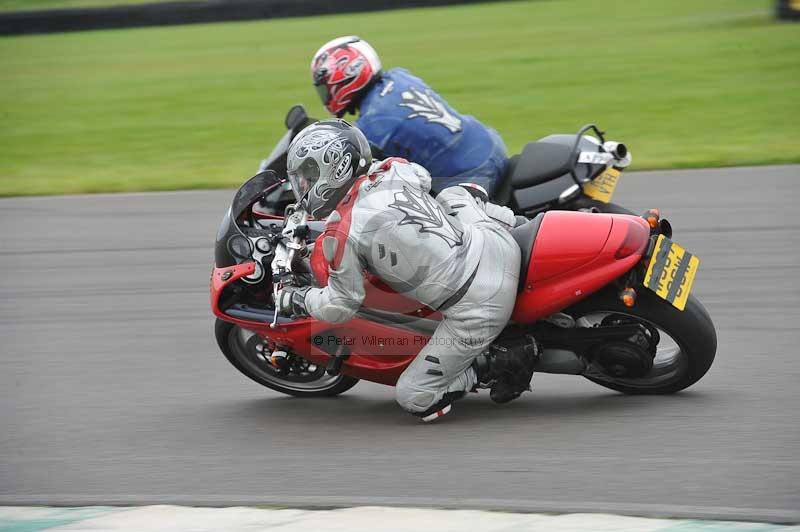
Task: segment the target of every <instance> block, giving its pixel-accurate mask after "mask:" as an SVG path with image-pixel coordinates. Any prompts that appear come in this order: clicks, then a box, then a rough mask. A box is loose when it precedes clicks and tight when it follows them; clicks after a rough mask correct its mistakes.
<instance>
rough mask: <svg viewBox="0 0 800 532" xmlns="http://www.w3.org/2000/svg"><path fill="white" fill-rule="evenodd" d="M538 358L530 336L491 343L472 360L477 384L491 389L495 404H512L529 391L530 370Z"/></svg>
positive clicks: (535, 346)
mask: <svg viewBox="0 0 800 532" xmlns="http://www.w3.org/2000/svg"><path fill="white" fill-rule="evenodd" d="M538 359H539V345H538V344H537V343H536V340H535V339H534V338H533V337H532V336H529V335H525V336H522V337H520V338H515V339H514V340H510V341H509V340H505V341H503V343H502V344H492V345H491V346H489V350H488V352H486V353H484V354H482V355H480V356H479V357H478V358H476V359H475V362H474V363H473V367H474V368H475V373H476V374H477V376H478V382H480V383H481V384H482V385H483V386H485V387H487V388H491V392H490V394H489V397H491V399H492V401H494V402H495V403H507V402H509V401H513V400H514V399H516V398H517V397H519V396H520V395H522V392H524V391H527V390H530V384H531V379H532V378H533V368H534V367H535V366H536V362H537V361H538Z"/></svg>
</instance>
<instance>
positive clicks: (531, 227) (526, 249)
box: [510, 212, 544, 292]
mask: <svg viewBox="0 0 800 532" xmlns="http://www.w3.org/2000/svg"><path fill="white" fill-rule="evenodd" d="M543 219H544V213H543V212H542V213H539V214H537V215H536V217H535V218H533V219H532V220H529V221H527V222H525V223H524V224H522V225H519V226H517V227H515V228H513V229H512V230H511V231H510V232H511V236H512V237H513V238H514V240H515V241H516V242H517V245H519V249H520V252H521V253H520V254H521V258H522V261H521V262H522V263H521V266H520V270H519V287H518V290H517V291H518V292H521V291H522V289H523V288H524V287H525V282H526V280H527V278H528V267H529V266H530V263H531V255H533V244H534V242H535V241H536V235H537V233H538V232H539V227H540V226H541V225H542V220H543Z"/></svg>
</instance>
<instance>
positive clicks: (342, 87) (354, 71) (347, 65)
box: [311, 35, 381, 117]
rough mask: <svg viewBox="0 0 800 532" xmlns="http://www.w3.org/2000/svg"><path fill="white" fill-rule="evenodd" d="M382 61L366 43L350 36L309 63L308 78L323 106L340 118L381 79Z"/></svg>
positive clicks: (329, 45)
mask: <svg viewBox="0 0 800 532" xmlns="http://www.w3.org/2000/svg"><path fill="white" fill-rule="evenodd" d="M380 72H381V61H380V59H378V54H377V53H376V52H375V49H374V48H372V46H370V45H369V44H368V43H367V42H366V41H362V40H361V39H359V38H358V37H356V36H354V35H351V36H348V37H339V38H338V39H334V40H332V41H330V42H328V43H325V44H324V45H322V47H321V48H320V49H319V50H318V51H317V53H316V54H314V58H313V59H312V60H311V78H312V79H313V81H314V87H315V88H316V89H317V93H318V94H319V97H320V98H321V99H322V103H323V105H325V108H326V109H328V111H330V112H331V114H333V115H335V116H337V117H341V116H342V115H344V113H345V112H346V111H348V110H350V108H351V105H352V104H354V103H356V102H358V100H359V99H360V97H361V93H362V92H363V91H364V89H366V88H367V87H368V86H369V85H370V83H372V81H373V80H374V79H375V78H376V77H378V76H379V75H380Z"/></svg>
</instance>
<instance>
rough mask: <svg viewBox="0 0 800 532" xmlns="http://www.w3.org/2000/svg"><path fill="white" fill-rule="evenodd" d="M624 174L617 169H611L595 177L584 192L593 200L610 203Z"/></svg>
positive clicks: (584, 188)
mask: <svg viewBox="0 0 800 532" xmlns="http://www.w3.org/2000/svg"><path fill="white" fill-rule="evenodd" d="M621 173H622V172H620V171H619V170H617V169H616V168H609V169H608V170H606V171H605V172H603V173H602V174H600V175H599V176H597V177H595V178H594V179H592V180H591V181H589V182H588V183H586V184H585V185H583V191H584V192H585V193H586V195H587V196H589V197H590V198H592V199H596V200H597V201H602V202H603V203H608V202H609V201H611V196H612V195H613V194H614V189H616V188H617V183H618V182H619V176H620V174H621Z"/></svg>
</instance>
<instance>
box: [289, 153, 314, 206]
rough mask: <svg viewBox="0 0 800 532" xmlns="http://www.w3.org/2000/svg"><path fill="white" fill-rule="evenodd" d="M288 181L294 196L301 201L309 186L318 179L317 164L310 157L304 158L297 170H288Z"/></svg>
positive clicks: (309, 188)
mask: <svg viewBox="0 0 800 532" xmlns="http://www.w3.org/2000/svg"><path fill="white" fill-rule="evenodd" d="M287 176H288V177H289V182H290V183H291V184H292V190H293V191H294V197H295V198H297V201H301V200H302V199H303V197H304V196H305V195H306V194H308V191H309V190H311V187H313V186H314V185H316V184H317V181H319V165H318V164H317V161H315V160H314V159H313V158H312V157H308V158H306V159H305V160H304V161H303V162H302V163H301V164H300V166H299V167H298V168H297V170H294V171H292V172H288V173H287Z"/></svg>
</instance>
